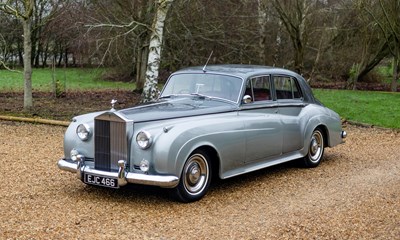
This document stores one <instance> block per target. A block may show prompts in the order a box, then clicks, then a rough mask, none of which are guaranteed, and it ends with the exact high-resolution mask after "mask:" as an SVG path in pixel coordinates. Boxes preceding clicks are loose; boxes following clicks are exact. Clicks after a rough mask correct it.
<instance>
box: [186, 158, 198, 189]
mask: <svg viewBox="0 0 400 240" xmlns="http://www.w3.org/2000/svg"><path fill="white" fill-rule="evenodd" d="M199 179H200V169H199V165H198V164H197V163H195V164H193V165H192V166H190V169H189V172H188V180H189V184H191V185H194V184H196V183H197V182H198V181H199Z"/></svg>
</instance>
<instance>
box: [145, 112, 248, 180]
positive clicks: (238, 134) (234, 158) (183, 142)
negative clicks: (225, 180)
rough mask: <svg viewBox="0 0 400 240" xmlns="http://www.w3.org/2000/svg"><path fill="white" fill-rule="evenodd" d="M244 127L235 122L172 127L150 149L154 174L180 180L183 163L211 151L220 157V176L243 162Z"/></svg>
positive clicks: (160, 135) (226, 120) (233, 119)
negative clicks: (195, 154)
mask: <svg viewBox="0 0 400 240" xmlns="http://www.w3.org/2000/svg"><path fill="white" fill-rule="evenodd" d="M242 129H243V123H242V122H240V121H238V120H237V119H235V118H232V117H227V118H214V119H211V120H206V119H205V120H204V121H201V120H200V121H196V122H186V123H179V124H175V125H173V126H172V125H171V126H170V127H169V130H168V131H167V132H165V131H164V132H163V133H161V134H159V135H158V136H157V139H156V141H155V143H154V147H153V159H154V167H155V170H156V171H157V172H159V173H168V174H174V175H175V176H178V177H180V175H181V172H182V169H183V165H184V163H185V161H186V159H188V158H189V156H190V155H191V154H192V153H193V152H194V151H195V150H196V149H198V148H200V147H211V148H213V149H214V150H215V151H216V152H217V155H218V156H219V159H211V160H212V161H219V165H220V174H221V173H222V172H224V171H227V170H229V169H232V168H235V167H237V166H238V165H241V164H242V163H243V159H245V138H244V132H243V131H242Z"/></svg>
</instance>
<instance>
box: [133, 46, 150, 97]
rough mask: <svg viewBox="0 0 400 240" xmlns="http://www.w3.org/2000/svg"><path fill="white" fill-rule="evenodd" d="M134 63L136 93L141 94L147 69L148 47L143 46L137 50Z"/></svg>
mask: <svg viewBox="0 0 400 240" xmlns="http://www.w3.org/2000/svg"><path fill="white" fill-rule="evenodd" d="M138 53H139V54H138V57H137V62H136V91H138V92H142V91H143V87H144V83H145V79H146V69H147V57H148V56H149V47H148V46H144V47H142V48H140V49H139V52H138Z"/></svg>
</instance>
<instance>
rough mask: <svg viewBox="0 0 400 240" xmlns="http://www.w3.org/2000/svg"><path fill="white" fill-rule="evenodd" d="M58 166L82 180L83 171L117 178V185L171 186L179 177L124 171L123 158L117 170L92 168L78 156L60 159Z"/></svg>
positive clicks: (174, 184) (176, 182)
mask: <svg viewBox="0 0 400 240" xmlns="http://www.w3.org/2000/svg"><path fill="white" fill-rule="evenodd" d="M57 165H58V168H60V169H61V170H64V171H68V172H72V173H76V174H77V177H78V178H79V179H80V180H81V181H83V178H84V173H87V174H94V175H99V176H103V177H109V178H117V179H118V186H119V187H122V186H125V185H126V184H128V183H134V184H143V185H152V186H159V187H164V188H173V187H176V186H177V185H178V182H179V179H178V177H176V176H162V175H161V176H159V175H147V174H143V173H132V172H127V171H126V162H125V161H124V160H119V161H118V166H119V169H118V172H106V171H100V170H96V169H94V168H93V166H89V164H85V161H84V159H82V158H81V157H78V160H77V161H72V160H67V159H60V160H59V161H58V164H57Z"/></svg>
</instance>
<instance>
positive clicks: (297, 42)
mask: <svg viewBox="0 0 400 240" xmlns="http://www.w3.org/2000/svg"><path fill="white" fill-rule="evenodd" d="M313 4H315V0H314V1H311V0H295V1H279V0H274V1H273V6H274V8H275V10H276V12H277V13H278V16H279V18H280V20H281V21H282V23H283V25H284V26H285V28H286V31H287V32H288V34H289V37H290V40H291V42H292V46H293V49H294V69H295V71H296V72H298V73H300V74H301V73H302V72H303V69H304V51H305V47H306V45H307V44H308V37H309V35H310V34H311V32H310V31H311V28H310V21H311V14H312V12H313V7H314V6H313Z"/></svg>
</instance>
